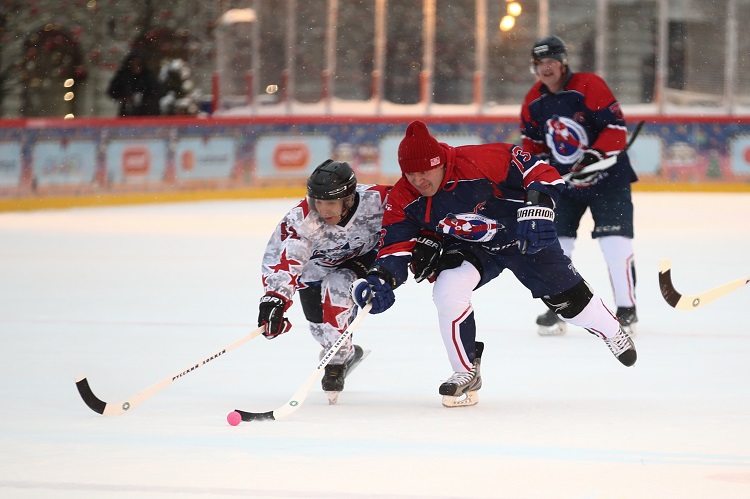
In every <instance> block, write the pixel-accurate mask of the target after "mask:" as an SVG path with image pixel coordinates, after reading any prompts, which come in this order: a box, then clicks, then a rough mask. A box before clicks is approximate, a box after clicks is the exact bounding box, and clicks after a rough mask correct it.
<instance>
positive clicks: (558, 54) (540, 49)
mask: <svg viewBox="0 0 750 499" xmlns="http://www.w3.org/2000/svg"><path fill="white" fill-rule="evenodd" d="M542 59H556V60H558V61H560V62H562V63H563V64H565V65H566V66H567V64H568V48H567V47H566V46H565V42H564V41H562V38H560V37H558V36H547V37H544V38H542V39H540V40H537V41H536V43H534V46H533V47H532V48H531V63H532V64H537V63H538V62H539V61H541V60H542Z"/></svg>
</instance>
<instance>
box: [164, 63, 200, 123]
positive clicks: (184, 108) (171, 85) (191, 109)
mask: <svg viewBox="0 0 750 499" xmlns="http://www.w3.org/2000/svg"><path fill="white" fill-rule="evenodd" d="M159 84H160V86H161V88H162V97H161V99H160V100H159V109H160V110H161V114H187V115H193V116H195V115H196V114H198V112H199V106H198V101H199V100H200V97H201V93H200V90H198V89H196V88H195V86H194V84H193V80H192V79H191V74H190V68H189V67H188V65H187V63H185V61H183V60H182V59H172V60H170V61H166V62H164V63H163V64H162V66H161V69H160V70H159Z"/></svg>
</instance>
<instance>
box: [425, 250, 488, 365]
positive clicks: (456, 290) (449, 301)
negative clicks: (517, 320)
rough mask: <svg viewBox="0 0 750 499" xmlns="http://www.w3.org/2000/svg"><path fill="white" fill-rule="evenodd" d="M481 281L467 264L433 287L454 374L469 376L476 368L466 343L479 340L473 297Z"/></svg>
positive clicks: (443, 275)
mask: <svg viewBox="0 0 750 499" xmlns="http://www.w3.org/2000/svg"><path fill="white" fill-rule="evenodd" d="M480 278H481V276H480V275H479V271H478V270H477V269H476V268H475V267H474V266H473V265H472V264H470V263H469V262H463V263H462V264H461V265H460V266H458V267H456V268H454V269H447V270H444V271H442V272H441V273H440V275H439V276H438V278H437V280H436V281H435V284H434V286H433V287H432V301H433V302H434V303H435V307H436V308H437V314H438V323H439V325H440V334H441V336H442V338H443V343H444V344H445V350H446V352H447V354H448V360H449V361H450V363H451V367H452V368H453V371H454V372H467V371H471V368H472V363H471V361H469V357H468V356H467V355H466V350H465V348H464V342H466V344H467V345H473V343H474V341H475V339H476V324H475V322H474V309H473V308H472V306H471V295H472V293H473V292H474V288H475V287H476V286H477V284H479V280H480Z"/></svg>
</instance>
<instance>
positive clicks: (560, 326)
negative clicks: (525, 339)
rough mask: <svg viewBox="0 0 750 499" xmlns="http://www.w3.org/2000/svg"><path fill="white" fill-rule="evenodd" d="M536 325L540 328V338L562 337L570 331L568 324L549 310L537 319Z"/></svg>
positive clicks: (538, 331) (538, 330)
mask: <svg viewBox="0 0 750 499" xmlns="http://www.w3.org/2000/svg"><path fill="white" fill-rule="evenodd" d="M536 324H537V326H539V328H538V329H537V333H539V336H560V335H563V334H565V332H566V331H567V330H568V323H567V322H565V321H564V320H562V319H560V318H559V317H558V316H557V314H555V313H554V312H553V311H552V310H547V311H546V312H544V313H543V314H542V315H540V316H539V317H537V318H536Z"/></svg>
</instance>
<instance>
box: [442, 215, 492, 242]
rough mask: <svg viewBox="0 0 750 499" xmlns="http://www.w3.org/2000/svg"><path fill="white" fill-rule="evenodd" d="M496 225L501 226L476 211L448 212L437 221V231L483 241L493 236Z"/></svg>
mask: <svg viewBox="0 0 750 499" xmlns="http://www.w3.org/2000/svg"><path fill="white" fill-rule="evenodd" d="M498 226H499V228H500V229H502V228H503V226H502V225H501V224H498V223H497V221H495V220H492V219H491V218H487V217H485V216H483V215H478V214H476V213H460V214H458V215H454V214H452V213H450V214H449V215H448V216H447V217H445V218H444V219H442V220H441V221H440V222H438V231H440V232H441V233H442V234H450V235H451V236H454V237H457V238H459V239H464V240H466V241H474V242H478V243H483V242H486V241H489V240H491V239H492V238H493V237H495V234H497V231H498Z"/></svg>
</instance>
